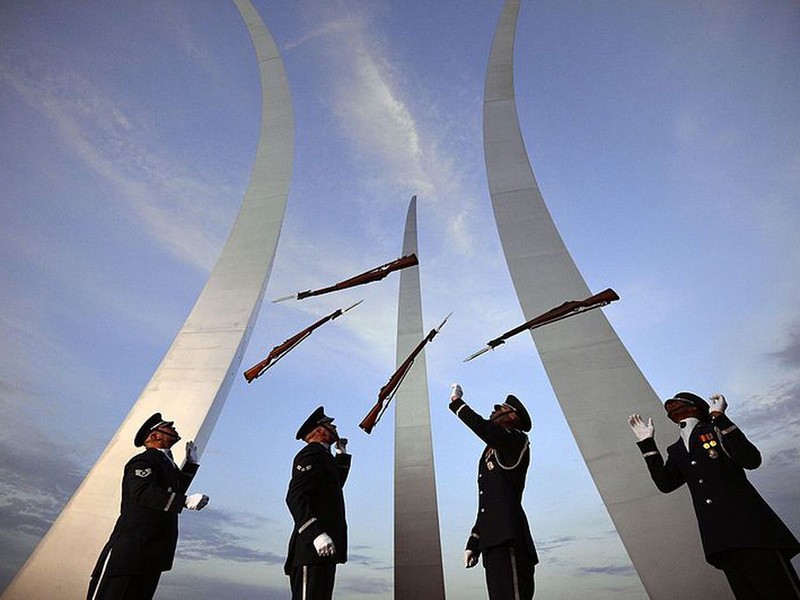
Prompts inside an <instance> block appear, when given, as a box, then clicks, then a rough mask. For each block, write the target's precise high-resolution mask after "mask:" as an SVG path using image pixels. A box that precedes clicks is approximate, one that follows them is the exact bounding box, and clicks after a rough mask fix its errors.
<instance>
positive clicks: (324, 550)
mask: <svg viewBox="0 0 800 600" xmlns="http://www.w3.org/2000/svg"><path fill="white" fill-rule="evenodd" d="M314 548H316V550H317V554H319V555H320V556H333V555H334V554H336V546H334V545H333V540H332V539H331V536H329V535H328V534H327V533H320V534H319V535H318V536H317V537H315V538H314Z"/></svg>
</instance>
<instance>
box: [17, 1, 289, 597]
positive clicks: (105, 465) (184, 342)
mask: <svg viewBox="0 0 800 600" xmlns="http://www.w3.org/2000/svg"><path fill="white" fill-rule="evenodd" d="M235 2H236V6H237V7H238V10H239V12H240V14H241V15H242V18H243V19H244V22H245V24H246V25H247V29H248V31H249V33H250V37H251V39H252V42H253V46H254V47H255V51H256V56H257V59H258V68H259V71H260V77H261V93H262V102H263V105H262V112H261V128H260V137H259V144H258V150H257V153H256V159H255V164H254V166H253V170H252V173H251V176H250V184H249V186H248V189H247V192H246V193H245V196H244V200H243V201H242V206H241V209H240V210H239V214H238V217H237V218H236V222H235V223H234V226H233V229H232V231H231V234H230V236H229V237H228V240H227V242H226V243H225V247H224V248H223V250H222V254H221V255H220V258H219V260H218V262H217V264H216V266H215V267H214V270H213V272H212V273H211V276H210V277H209V279H208V282H207V283H206V285H205V288H204V289H203V291H202V293H201V294H200V297H199V298H198V300H197V303H196V304H195V306H194V308H193V309H192V311H191V314H190V315H189V317H188V319H187V320H186V323H184V325H183V327H182V328H181V330H180V331H179V333H178V335H177V337H176V338H175V340H174V342H173V343H172V346H171V347H170V349H169V350H168V352H167V354H166V356H165V357H164V359H163V360H162V362H161V364H160V365H159V367H158V369H157V370H156V372H155V374H154V375H153V377H152V379H151V380H150V382H149V383H148V384H147V386H146V387H145V389H144V391H143V392H142V394H141V396H140V397H139V399H138V400H137V401H136V403H135V404H134V406H133V408H132V409H131V411H130V413H128V416H127V417H126V418H125V420H124V421H123V423H122V425H121V426H120V428H119V429H118V430H117V432H116V434H115V435H114V437H113V438H112V440H111V442H110V443H109V445H108V446H107V447H106V449H105V451H104V452H103V454H102V456H101V457H100V459H99V460H98V461H97V463H96V464H95V465H94V467H93V468H92V470H91V471H90V472H89V474H88V475H87V476H86V478H85V479H84V480H83V483H82V484H81V485H80V487H79V488H78V490H77V491H76V492H75V494H74V495H73V496H72V498H71V499H70V501H69V503H68V504H67V506H66V507H65V508H64V510H63V511H62V512H61V514H60V515H59V517H58V519H57V520H56V521H55V523H54V524H53V526H52V527H51V528H50V530H49V531H48V533H47V534H46V535H45V537H44V538H43V539H42V541H41V542H40V543H39V545H38V546H37V547H36V549H35V550H34V552H33V554H32V555H31V557H30V558H29V559H28V561H27V562H26V563H25V565H24V566H23V567H22V568H21V569H20V571H19V572H18V573H17V575H16V577H15V578H14V580H13V581H12V582H11V584H10V585H9V586H8V588H6V590H5V593H4V594H3V600H31V599H45V598H54V599H55V598H59V599H72V598H75V599H78V598H83V597H85V596H86V588H87V586H88V583H89V575H90V573H91V571H92V567H93V566H94V562H95V560H97V556H98V555H99V553H100V549H101V548H102V547H103V544H104V543H105V541H106V539H107V538H108V535H109V533H110V532H111V530H112V528H113V526H114V521H115V520H116V517H117V515H118V514H119V502H120V500H119V494H120V477H121V476H122V467H123V466H124V465H125V463H126V462H127V460H128V459H129V458H130V457H131V456H132V455H133V453H134V447H133V437H134V434H135V433H136V431H137V429H138V428H139V426H140V425H141V424H142V423H143V422H144V421H145V420H146V419H147V417H149V416H150V415H151V414H153V413H154V412H157V411H162V412H164V414H165V415H168V416H169V418H170V419H174V420H176V421H177V423H178V424H179V426H180V430H181V433H182V434H183V436H184V438H185V439H192V438H194V440H195V441H196V443H197V446H198V449H199V450H200V452H202V450H203V448H204V447H205V445H206V442H207V441H208V438H209V436H210V435H211V430H212V429H213V428H214V424H215V423H216V421H217V417H218V416H219V413H220V411H221V410H222V406H223V404H224V402H225V398H226V396H227V394H228V391H229V389H230V387H231V383H232V382H233V378H234V376H235V375H236V373H237V370H238V368H239V363H240V362H241V359H242V355H243V353H244V350H245V347H246V345H247V342H248V340H249V337H250V333H251V331H252V328H253V324H254V322H255V319H256V316H257V314H258V309H259V307H260V305H261V300H262V296H263V293H264V288H265V285H266V282H267V278H268V276H269V273H270V271H271V269H272V261H273V257H274V253H275V246H276V244H277V241H278V235H279V233H280V230H281V225H282V223H283V215H284V211H285V208H286V199H287V196H288V189H289V180H290V177H291V171H292V156H293V152H294V124H293V116H292V105H291V99H290V96H289V87H288V82H287V79H286V74H285V71H284V66H283V62H282V60H281V57H280V55H279V53H278V49H277V47H276V45H275V42H274V41H273V39H272V37H271V35H270V34H269V32H268V31H267V29H266V27H265V26H264V23H263V22H262V20H261V18H260V17H259V15H258V12H257V11H256V9H255V8H254V7H253V5H252V4H251V3H250V1H249V0H235ZM179 446H180V445H179ZM179 446H176V450H177V449H178V447H179ZM180 452H183V449H182V448H181V449H180ZM175 458H176V460H177V461H178V462H179V463H180V461H181V460H182V459H183V456H176V457H175Z"/></svg>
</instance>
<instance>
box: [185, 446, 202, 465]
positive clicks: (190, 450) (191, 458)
mask: <svg viewBox="0 0 800 600" xmlns="http://www.w3.org/2000/svg"><path fill="white" fill-rule="evenodd" d="M186 462H187V463H192V464H195V465H197V464H200V456H199V455H198V454H197V446H195V444H194V442H193V441H189V442H186Z"/></svg>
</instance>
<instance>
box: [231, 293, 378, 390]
mask: <svg viewBox="0 0 800 600" xmlns="http://www.w3.org/2000/svg"><path fill="white" fill-rule="evenodd" d="M362 302H363V300H359V301H358V302H356V303H355V304H353V305H352V306H348V307H347V308H337V309H336V310H335V311H333V312H332V313H330V314H329V315H325V316H324V317H322V318H321V319H319V320H318V321H315V322H314V323H312V324H311V325H309V326H308V327H306V328H305V329H303V330H302V331H299V332H297V333H296V334H294V335H293V336H292V337H290V338H289V339H287V340H285V341H283V342H281V343H280V344H278V345H277V346H275V347H274V348H273V349H272V350H270V352H269V354H268V355H267V358H265V359H264V360H262V361H261V362H259V363H258V364H256V365H253V366H252V367H250V368H249V369H247V371H245V372H244V378H245V379H246V380H247V383H251V382H252V381H253V379H255V378H256V377H260V376H261V375H262V374H263V373H264V372H265V371H266V370H267V369H268V368H270V367H271V366H272V365H274V364H275V363H276V362H278V361H279V360H280V359H281V358H283V356H284V355H286V354H287V353H288V352H289V351H290V350H291V349H292V348H294V347H295V346H297V344H299V343H300V342H302V341H303V340H304V339H306V338H307V337H308V336H309V335H311V332H313V331H314V330H315V329H317V328H318V327H321V326H322V325H324V324H325V323H327V322H328V321H333V320H334V319H335V318H336V317H338V316H340V315H343V314H344V313H346V312H347V311H348V310H350V309H351V308H355V307H356V306H358V305H359V304H361V303H362Z"/></svg>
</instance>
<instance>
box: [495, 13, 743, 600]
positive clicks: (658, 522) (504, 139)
mask: <svg viewBox="0 0 800 600" xmlns="http://www.w3.org/2000/svg"><path fill="white" fill-rule="evenodd" d="M519 7H520V0H506V2H505V5H504V8H503V11H502V15H501V17H500V21H499V23H498V26H497V30H496V32H495V38H494V42H493V44H492V50H491V56H490V58H489V66H488V69H487V73H486V85H485V89H484V102H483V135H484V152H485V160H486V171H487V175H488V180H489V192H490V195H491V198H492V207H493V209H494V214H495V219H496V221H497V229H498V232H499V234H500V239H501V242H502V246H503V252H504V253H505V257H506V261H507V263H508V268H509V271H510V273H511V279H512V280H513V283H514V288H515V289H516V292H517V297H518V298H519V302H520V305H521V307H522V311H523V313H524V315H525V318H526V319H531V318H533V317H534V316H536V315H537V314H539V313H541V312H543V311H545V310H547V309H549V308H551V307H553V306H557V305H559V304H561V303H562V302H564V301H566V300H576V299H580V298H585V297H587V296H589V295H590V294H591V292H590V290H589V288H588V287H587V285H586V283H585V281H584V280H583V277H582V276H581V274H580V272H579V271H578V268H577V266H576V265H575V263H574V261H573V260H572V257H571V256H570V254H569V252H568V250H567V248H566V247H565V245H564V243H563V241H562V239H561V236H560V235H559V233H558V230H557V229H556V227H555V224H554V223H553V220H552V218H551V217H550V214H549V212H548V210H547V207H546V205H545V203H544V200H543V198H542V195H541V193H540V192H539V187H538V185H537V183H536V179H535V177H534V175H533V171H532V169H531V166H530V161H529V160H528V155H527V152H526V150H525V144H524V142H523V140H522V135H521V133H520V128H519V122H518V120H517V109H516V102H515V97H514V76H513V53H514V34H515V30H516V24H517V16H518V14H519ZM608 283H613V282H608ZM623 302H624V297H623ZM533 339H534V342H535V344H536V348H537V350H538V352H539V355H540V356H541V360H542V363H543V364H544V368H545V370H546V372H547V376H548V378H549V379H550V383H551V384H552V386H553V390H554V391H555V395H556V397H557V398H558V401H559V403H560V405H561V408H562V410H563V412H564V415H565V416H566V418H567V422H568V423H569V426H570V428H571V429H572V433H573V435H574V437H575V441H576V442H577V444H578V447H579V449H580V451H581V454H582V455H583V458H584V460H585V461H586V464H587V466H588V468H589V471H590V473H591V475H592V478H593V479H594V482H595V485H596V486H597V489H598V490H599V492H600V495H601V497H602V499H603V502H604V503H605V505H606V508H607V509H608V512H609V514H610V516H611V519H612V521H613V522H614V525H615V526H616V529H617V531H618V533H619V535H620V538H621V539H622V542H623V544H624V546H625V548H626V550H627V552H628V554H629V556H630V558H631V560H632V562H633V565H634V567H635V568H636V571H637V572H638V574H639V577H640V578H641V580H642V583H643V585H644V587H645V590H646V591H647V593H648V594H649V595H650V596H651V597H652V598H663V599H665V600H672V599H674V598H696V597H700V596H702V597H714V598H730V597H731V592H730V589H729V588H728V586H727V584H726V582H725V579H724V577H723V576H722V574H721V573H720V572H718V571H716V570H715V569H714V568H712V567H710V566H709V565H707V564H706V562H705V559H704V557H703V554H702V550H701V545H700V537H699V534H698V532H697V525H696V524H695V522H694V517H693V516H692V515H691V508H690V507H691V501H690V499H689V497H688V492H686V490H685V489H684V490H682V491H680V493H677V492H676V493H673V494H670V495H668V496H667V495H665V494H661V493H660V492H659V491H658V490H656V488H655V486H654V485H653V483H652V482H651V480H650V477H649V476H648V474H647V470H646V467H645V465H644V464H643V463H644V461H643V460H642V457H641V454H640V452H639V450H638V449H637V448H636V445H635V443H634V439H633V437H632V436H631V433H630V430H629V428H628V425H627V423H626V416H627V415H629V414H631V413H640V414H646V415H651V414H652V415H664V411H663V409H662V405H661V402H660V401H659V399H658V397H657V396H656V394H655V392H654V391H653V389H652V388H651V387H650V385H649V383H648V382H647V381H646V380H645V378H644V376H643V375H642V373H641V371H640V370H639V368H638V367H637V365H636V363H635V362H634V361H633V359H632V358H631V356H630V355H629V354H628V351H627V350H626V349H625V347H624V346H623V344H622V342H621V341H620V340H619V338H618V337H617V334H616V333H615V332H614V330H613V329H612V327H611V325H610V324H609V323H608V321H607V320H606V318H605V316H604V315H603V314H602V313H601V312H600V311H593V312H591V313H587V314H585V315H583V316H581V317H578V318H574V319H568V320H565V321H562V322H560V323H558V324H555V325H550V326H548V327H544V328H542V329H538V330H536V331H535V332H533ZM660 419H661V422H660V423H656V430H660V431H669V430H670V429H671V427H670V426H669V425H668V421H667V420H666V417H664V416H661V417H660Z"/></svg>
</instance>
